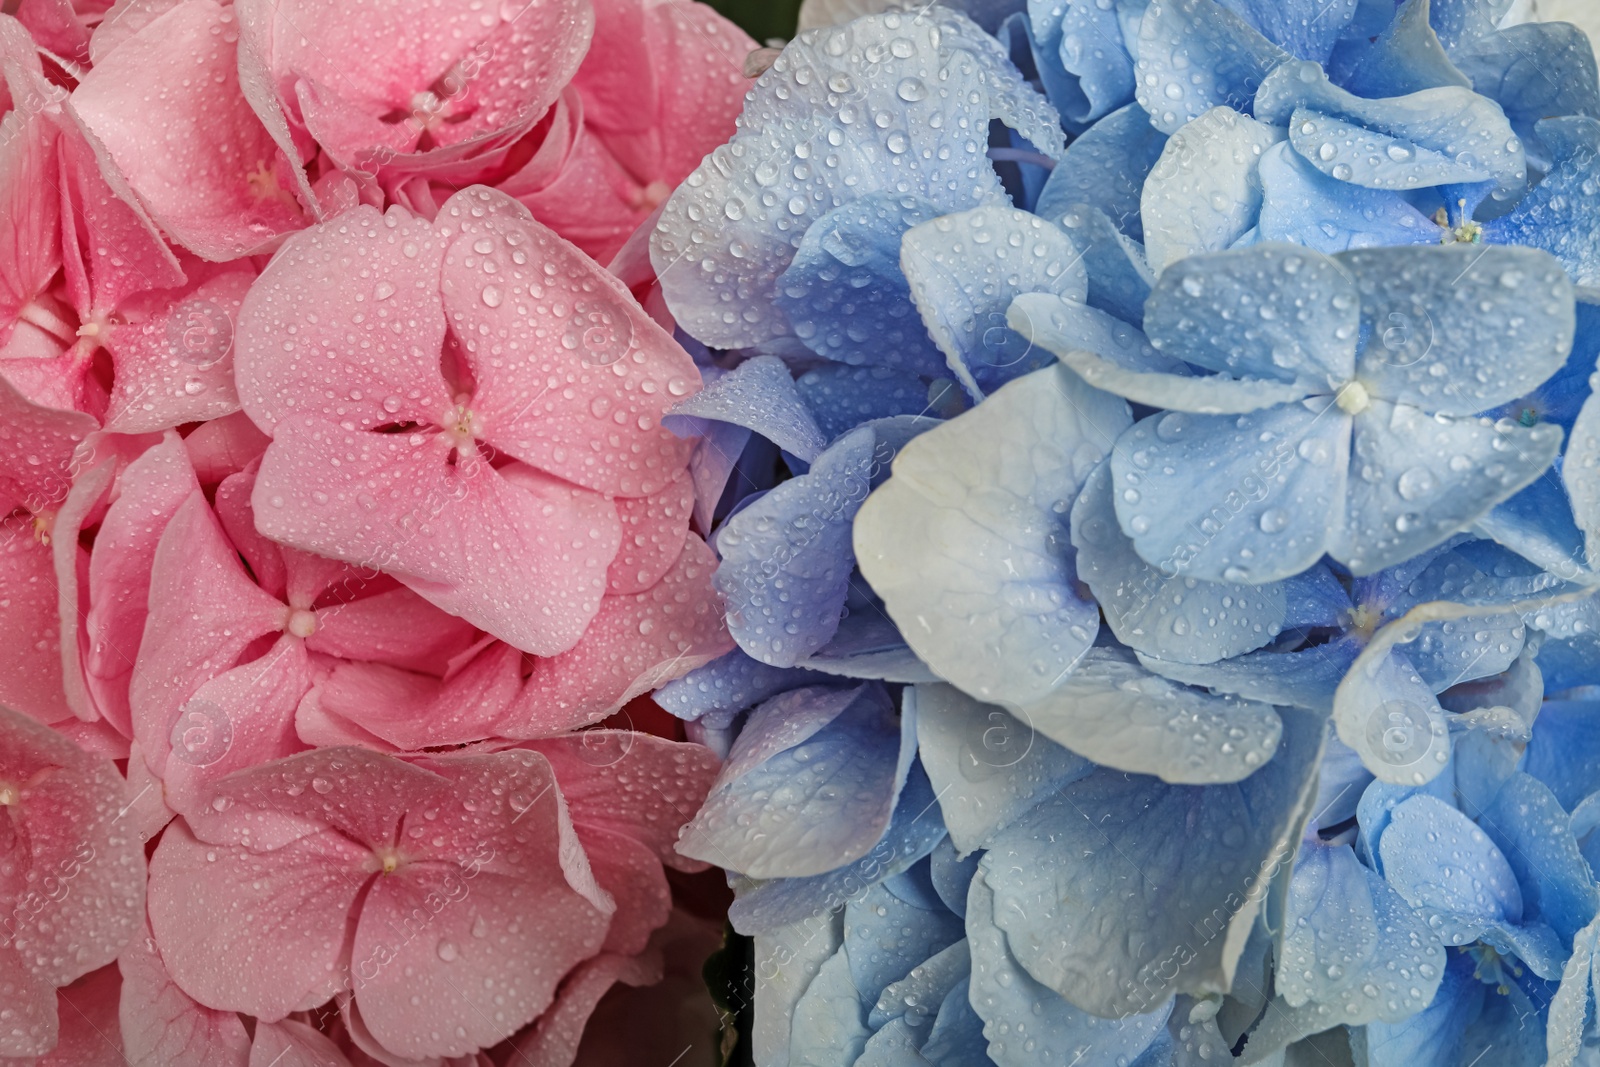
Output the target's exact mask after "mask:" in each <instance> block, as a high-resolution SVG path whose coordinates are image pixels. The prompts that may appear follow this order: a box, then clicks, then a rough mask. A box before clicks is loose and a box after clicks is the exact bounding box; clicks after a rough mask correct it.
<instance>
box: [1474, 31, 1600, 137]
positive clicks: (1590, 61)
mask: <svg viewBox="0 0 1600 1067" xmlns="http://www.w3.org/2000/svg"><path fill="white" fill-rule="evenodd" d="M1451 58H1452V59H1453V60H1455V63H1456V66H1458V67H1460V68H1461V71H1462V73H1464V74H1465V75H1466V76H1467V77H1469V78H1471V79H1472V87H1473V88H1474V89H1475V90H1477V91H1478V92H1480V93H1482V94H1483V95H1484V96H1487V97H1489V98H1490V99H1491V100H1493V101H1495V102H1496V103H1498V104H1499V105H1500V107H1501V108H1502V109H1503V110H1504V111H1505V113H1506V117H1507V118H1509V119H1510V120H1511V125H1512V127H1513V128H1514V129H1516V131H1517V132H1518V133H1519V134H1521V135H1522V136H1523V137H1524V138H1530V139H1532V140H1534V141H1542V140H1543V135H1542V134H1541V133H1540V132H1539V128H1538V127H1539V121H1540V120H1541V119H1547V118H1554V117H1558V116H1563V115H1587V116H1589V117H1590V118H1600V76H1597V73H1596V67H1595V57H1594V46H1593V44H1592V43H1591V42H1590V40H1589V37H1588V35H1587V34H1585V33H1584V32H1583V31H1582V30H1580V29H1579V28H1578V27H1576V26H1574V25H1572V24H1571V23H1568V22H1525V23H1522V24H1521V25H1518V26H1510V27H1507V28H1506V29H1504V30H1500V31H1498V32H1496V33H1493V34H1491V35H1489V36H1487V37H1483V38H1479V39H1477V40H1475V41H1473V42H1472V43H1471V44H1470V45H1467V46H1464V47H1461V48H1457V49H1456V50H1455V51H1454V52H1453V53H1452V54H1451ZM1543 147H1545V148H1548V147H1549V146H1547V145H1546V146H1543Z"/></svg>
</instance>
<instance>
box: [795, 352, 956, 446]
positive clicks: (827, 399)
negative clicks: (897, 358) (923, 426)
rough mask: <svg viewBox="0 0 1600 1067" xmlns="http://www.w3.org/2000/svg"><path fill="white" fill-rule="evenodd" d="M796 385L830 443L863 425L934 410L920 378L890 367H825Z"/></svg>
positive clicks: (801, 379) (818, 368)
mask: <svg viewBox="0 0 1600 1067" xmlns="http://www.w3.org/2000/svg"><path fill="white" fill-rule="evenodd" d="M794 385H795V389H797V390H798V391H799V393H800V399H801V400H803V401H805V404H806V407H808V408H810V409H811V415H812V417H813V418H815V419H816V421H817V427H818V429H820V430H821V431H822V436H823V437H824V438H826V439H827V440H830V441H831V440H833V439H834V438H835V437H838V436H840V435H841V434H844V433H846V432H848V431H850V430H853V429H855V428H856V427H857V426H860V425H861V424H862V423H864V422H871V421H873V420H874V419H889V418H894V417H895V416H896V415H926V414H928V412H929V410H930V409H931V407H932V401H931V400H930V399H929V388H928V386H927V385H925V384H923V381H922V379H921V378H918V377H916V376H914V375H911V374H908V373H906V372H904V371H895V370H891V369H889V368H888V367H846V366H836V365H832V364H823V365H822V366H819V367H812V368H811V369H810V370H808V371H806V372H805V373H804V374H802V375H801V376H800V377H799V378H796V379H795V383H794ZM795 454H796V455H799V453H795Z"/></svg>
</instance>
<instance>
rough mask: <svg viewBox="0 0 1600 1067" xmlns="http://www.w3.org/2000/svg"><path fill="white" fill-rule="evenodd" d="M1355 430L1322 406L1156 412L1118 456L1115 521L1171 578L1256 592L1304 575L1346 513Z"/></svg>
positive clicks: (1127, 436)
mask: <svg viewBox="0 0 1600 1067" xmlns="http://www.w3.org/2000/svg"><path fill="white" fill-rule="evenodd" d="M1349 434H1350V420H1349V418H1348V417H1346V416H1344V415H1343V414H1342V413H1340V412H1339V411H1338V410H1337V409H1336V408H1335V407H1334V406H1333V404H1332V403H1331V402H1329V401H1327V400H1325V399H1324V400H1322V401H1320V402H1313V401H1306V402H1305V403H1303V404H1293V405H1283V406H1280V407H1275V408H1268V409H1266V410H1263V411H1257V412H1252V413H1250V414H1246V415H1238V416H1234V415H1185V414H1182V413H1181V412H1168V413H1167V414H1164V415H1162V414H1157V415H1152V416H1150V417H1149V418H1146V419H1144V420H1142V421H1140V422H1139V423H1137V424H1136V425H1134V426H1133V427H1132V428H1131V429H1129V430H1128V431H1127V432H1126V433H1124V434H1123V435H1122V436H1121V437H1120V438H1118V440H1117V447H1116V448H1115V449H1113V450H1112V453H1111V476H1112V481H1113V484H1114V485H1115V486H1116V488H1117V494H1116V510H1117V522H1118V523H1119V524H1120V525H1121V526H1122V530H1123V532H1124V533H1126V534H1128V535H1129V536H1130V537H1131V538H1132V539H1133V544H1134V549H1135V551H1137V552H1138V553H1139V555H1140V557H1142V558H1143V559H1144V560H1145V561H1146V562H1147V563H1152V564H1153V565H1154V566H1155V567H1156V568H1157V569H1159V570H1161V571H1162V572H1163V573H1169V574H1185V575H1188V576H1190V577H1193V578H1196V579H1199V580H1200V581H1209V582H1248V583H1250V584H1260V583H1263V582H1271V581H1278V580H1280V579H1283V578H1287V577H1289V576H1291V575H1294V574H1298V573H1299V572H1301V571H1303V570H1305V569H1306V568H1307V567H1309V566H1310V565H1311V564H1313V563H1315V562H1316V561H1317V560H1318V559H1319V558H1320V557H1321V556H1322V553H1323V548H1324V545H1325V543H1326V540H1327V538H1328V530H1329V528H1330V527H1331V526H1333V525H1334V524H1335V523H1336V522H1337V521H1338V518H1339V516H1340V513H1341V509H1342V506H1343V499H1342V498H1343V497H1344V484H1345V478H1346V474H1345V466H1346V463H1347V460H1346V458H1345V457H1346V456H1348V454H1349V447H1350V446H1349ZM1168 471H1171V472H1172V473H1171V474H1168V473H1167V472H1168Z"/></svg>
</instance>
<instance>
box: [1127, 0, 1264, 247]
mask: <svg viewBox="0 0 1600 1067" xmlns="http://www.w3.org/2000/svg"><path fill="white" fill-rule="evenodd" d="M1207 2H1210V0H1207ZM1146 21H1147V22H1148V19H1147V20H1146ZM1281 140H1283V131H1282V130H1281V129H1276V128H1274V127H1272V126H1267V125H1264V124H1262V123H1259V122H1257V121H1256V120H1255V119H1253V118H1250V117H1249V116H1248V115H1241V114H1239V113H1238V112H1236V111H1234V110H1232V109H1231V108H1226V107H1217V108H1212V109H1211V110H1210V111H1207V112H1205V113H1204V114H1203V115H1200V116H1199V117H1198V118H1196V119H1195V120H1194V121H1192V122H1189V123H1186V124H1185V125H1184V126H1183V128H1182V129H1180V130H1178V131H1177V132H1176V133H1174V134H1173V135H1172V138H1171V140H1169V141H1168V142H1167V145H1166V148H1164V149H1163V150H1162V152H1161V158H1160V159H1159V160H1157V161H1156V165H1155V166H1154V167H1153V168H1152V169H1151V171H1150V177H1149V178H1148V179H1147V180H1146V181H1145V184H1144V190H1143V191H1142V192H1141V194H1140V198H1139V216H1140V218H1141V219H1142V220H1143V221H1144V247H1145V255H1146V256H1147V257H1148V258H1149V260H1150V269H1151V270H1153V271H1155V272H1156V273H1157V274H1160V273H1161V272H1162V271H1163V270H1165V269H1166V268H1167V267H1168V266H1169V265H1170V264H1172V263H1175V262H1177V261H1178V260H1180V259H1183V258H1184V257H1185V256H1195V255H1199V254H1201V253H1203V252H1220V251H1222V250H1223V249H1225V248H1231V247H1233V245H1234V244H1235V243H1236V242H1238V241H1239V240H1240V238H1242V237H1244V236H1245V235H1246V233H1248V231H1249V230H1250V229H1251V228H1252V227H1254V226H1255V225H1256V222H1257V219H1258V217H1259V215H1260V212H1261V179H1260V175H1259V174H1258V169H1259V167H1260V164H1261V155H1262V153H1263V152H1265V151H1266V150H1267V149H1268V148H1270V147H1271V146H1272V145H1274V144H1277V143H1278V142H1279V141H1281Z"/></svg>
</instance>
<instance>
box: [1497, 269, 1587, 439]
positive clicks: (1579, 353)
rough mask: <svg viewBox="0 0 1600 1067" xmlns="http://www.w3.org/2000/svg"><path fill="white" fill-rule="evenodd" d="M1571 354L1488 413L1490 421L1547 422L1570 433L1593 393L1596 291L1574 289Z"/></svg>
mask: <svg viewBox="0 0 1600 1067" xmlns="http://www.w3.org/2000/svg"><path fill="white" fill-rule="evenodd" d="M1573 295H1574V296H1575V297H1576V298H1577V304H1576V307H1575V309H1576V318H1575V321H1574V324H1573V332H1572V352H1571V354H1570V355H1568V356H1567V360H1566V362H1565V363H1563V364H1562V365H1561V367H1560V369H1558V370H1557V371H1556V372H1555V373H1554V374H1552V375H1551V376H1550V377H1549V378H1547V379H1545V381H1544V382H1543V383H1542V384H1540V385H1537V386H1535V387H1533V388H1532V389H1531V390H1529V391H1528V392H1527V393H1525V394H1524V395H1522V396H1520V397H1518V398H1517V399H1516V400H1513V401H1511V402H1510V403H1508V404H1505V405H1504V406H1502V407H1499V408H1496V409H1495V410H1493V411H1491V412H1489V416H1490V417H1491V418H1496V419H1502V418H1504V419H1515V420H1516V421H1518V422H1521V423H1523V424H1524V425H1529V424H1532V423H1535V422H1550V423H1554V424H1555V425H1557V426H1560V427H1562V428H1563V429H1565V430H1567V431H1569V434H1570V431H1571V430H1572V426H1573V423H1574V422H1576V421H1577V418H1578V412H1579V411H1580V410H1581V409H1582V408H1583V403H1584V401H1585V400H1587V399H1589V394H1590V393H1591V392H1592V391H1593V390H1592V389H1591V388H1590V386H1589V379H1590V378H1591V377H1592V376H1593V375H1594V371H1595V361H1596V358H1597V357H1600V292H1597V291H1596V290H1594V289H1576V290H1574V293H1573Z"/></svg>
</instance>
